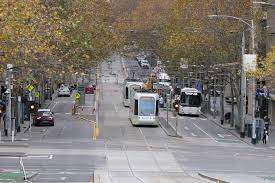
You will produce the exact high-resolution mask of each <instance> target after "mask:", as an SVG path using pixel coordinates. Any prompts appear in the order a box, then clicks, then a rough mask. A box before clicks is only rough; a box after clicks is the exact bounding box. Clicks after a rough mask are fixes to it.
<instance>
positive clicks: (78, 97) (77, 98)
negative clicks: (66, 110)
mask: <svg viewBox="0 0 275 183" xmlns="http://www.w3.org/2000/svg"><path fill="white" fill-rule="evenodd" d="M74 99H75V100H79V99H80V93H78V92H77V93H76V94H75V95H74Z"/></svg>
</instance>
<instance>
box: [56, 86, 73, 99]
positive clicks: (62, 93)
mask: <svg viewBox="0 0 275 183" xmlns="http://www.w3.org/2000/svg"><path fill="white" fill-rule="evenodd" d="M62 96H66V97H70V96H71V91H70V89H69V87H67V86H63V87H61V88H59V89H58V97H62Z"/></svg>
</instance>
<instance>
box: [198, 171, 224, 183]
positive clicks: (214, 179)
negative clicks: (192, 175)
mask: <svg viewBox="0 0 275 183" xmlns="http://www.w3.org/2000/svg"><path fill="white" fill-rule="evenodd" d="M198 175H199V176H201V177H202V178H205V179H208V180H211V181H214V182H219V183H229V182H227V181H224V180H220V179H217V178H213V177H209V176H207V175H203V174H201V173H198Z"/></svg>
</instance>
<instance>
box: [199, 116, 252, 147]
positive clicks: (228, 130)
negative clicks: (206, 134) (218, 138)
mask: <svg viewBox="0 0 275 183" xmlns="http://www.w3.org/2000/svg"><path fill="white" fill-rule="evenodd" d="M201 115H202V116H203V117H205V118H206V119H208V120H209V121H211V122H212V123H214V124H215V125H217V126H219V127H221V128H222V129H224V130H226V131H227V132H229V133H230V134H232V135H233V136H235V137H236V138H238V139H239V140H240V141H242V142H244V143H246V144H247V145H252V144H251V143H249V142H246V141H245V140H243V139H242V138H241V137H239V136H238V135H237V134H235V133H234V132H232V131H230V129H227V128H225V127H224V126H222V125H220V124H219V123H217V122H216V121H214V120H213V119H209V118H208V117H207V116H206V115H205V114H204V113H201ZM232 130H235V129H232Z"/></svg>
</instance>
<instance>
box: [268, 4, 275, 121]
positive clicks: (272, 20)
mask: <svg viewBox="0 0 275 183" xmlns="http://www.w3.org/2000/svg"><path fill="white" fill-rule="evenodd" d="M268 3H270V4H275V0H269V1H268ZM266 8H267V9H266V10H267V25H266V45H267V48H266V50H267V51H270V50H271V49H272V47H275V6H267V7H266ZM273 66H274V67H275V61H274V62H273ZM267 86H268V89H269V92H270V95H269V118H270V120H271V125H273V126H274V125H275V70H274V69H273V73H272V76H271V77H270V78H269V79H268V80H267Z"/></svg>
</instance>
